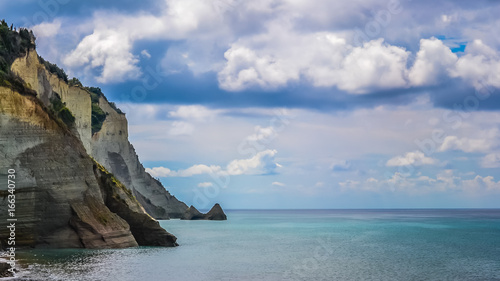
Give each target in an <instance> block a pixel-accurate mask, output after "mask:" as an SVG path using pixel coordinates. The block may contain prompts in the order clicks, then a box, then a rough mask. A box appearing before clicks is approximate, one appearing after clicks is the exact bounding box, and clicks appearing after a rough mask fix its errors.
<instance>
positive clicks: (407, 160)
mask: <svg viewBox="0 0 500 281" xmlns="http://www.w3.org/2000/svg"><path fill="white" fill-rule="evenodd" d="M434 164H437V160H436V159H433V158H430V157H427V156H425V154H424V153H423V152H421V151H415V152H408V153H406V154H405V155H404V156H396V157H394V158H391V159H389V160H388V161H387V162H386V164H385V165H386V166H388V167H394V166H409V165H413V166H422V165H434Z"/></svg>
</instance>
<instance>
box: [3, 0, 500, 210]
mask: <svg viewBox="0 0 500 281" xmlns="http://www.w3.org/2000/svg"><path fill="white" fill-rule="evenodd" d="M0 11H1V14H2V15H1V16H0V17H2V18H5V19H6V20H7V22H9V23H14V25H15V26H25V27H29V28H31V29H33V30H34V32H35V35H36V37H37V50H38V53H39V54H40V55H42V56H43V57H44V58H45V59H47V60H49V61H51V62H53V63H57V64H58V65H59V66H61V67H63V68H64V69H65V70H66V72H67V73H68V74H69V76H70V77H73V76H75V77H78V78H80V80H81V81H82V82H83V84H84V85H88V86H98V87H101V88H102V89H103V91H104V93H105V94H106V96H107V97H108V99H109V100H111V101H114V102H116V103H117V104H118V106H119V107H120V108H121V109H122V110H123V111H124V112H126V114H127V118H128V121H129V138H130V141H131V142H132V144H133V145H134V147H135V149H136V151H137V153H138V155H139V158H140V160H141V162H142V163H143V165H144V166H145V167H146V170H147V171H148V172H149V173H151V175H153V176H154V177H156V178H159V179H160V180H161V182H162V183H163V184H164V186H165V187H166V188H167V189H168V190H169V191H170V192H171V193H172V194H174V195H175V196H176V197H178V198H179V199H181V200H182V201H184V202H186V203H187V204H188V205H191V204H193V205H195V206H197V207H198V208H199V209H206V208H209V207H210V206H211V205H212V204H214V203H216V202H218V203H221V204H222V206H223V207H224V208H227V209H254V208H257V209H276V208H285V209H297V208H308V209H322V208H331V209H335V208H499V207H500V201H499V200H498V198H500V197H499V196H500V173H499V171H500V169H499V168H500V89H499V88H500V18H499V17H498V16H497V15H499V14H500V2H499V1H486V0H478V1H465V0H463V1H460V0H453V1H451V0H450V1H447V0H443V1H428V0H422V1H410V0H400V1H398V0H387V1H384V0H377V1H374V0H351V1H347V0H345V1H326V0H315V1H310V0H254V1H243V0H212V1H209V0H147V1H135V0H134V1H132V0H121V1H118V0H111V1H97V0H89V1H76V0H45V1H38V0H23V1H2V2H0Z"/></svg>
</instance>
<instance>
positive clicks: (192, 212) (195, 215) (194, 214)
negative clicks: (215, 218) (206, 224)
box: [181, 205, 205, 220]
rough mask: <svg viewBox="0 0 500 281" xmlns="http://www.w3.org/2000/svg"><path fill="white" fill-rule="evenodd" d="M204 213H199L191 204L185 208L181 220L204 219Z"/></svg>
mask: <svg viewBox="0 0 500 281" xmlns="http://www.w3.org/2000/svg"><path fill="white" fill-rule="evenodd" d="M204 219H205V215H204V214H202V213H200V211H198V210H197V209H196V208H195V207H194V206H193V205H191V207H189V208H187V210H186V211H185V212H184V214H183V215H182V217H181V220H204Z"/></svg>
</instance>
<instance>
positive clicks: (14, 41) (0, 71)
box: [0, 20, 124, 134]
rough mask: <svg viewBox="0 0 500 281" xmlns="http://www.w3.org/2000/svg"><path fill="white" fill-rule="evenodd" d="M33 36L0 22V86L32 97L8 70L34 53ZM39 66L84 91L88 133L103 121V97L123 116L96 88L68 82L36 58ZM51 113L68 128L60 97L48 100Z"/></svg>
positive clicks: (69, 122) (69, 118) (70, 120)
mask: <svg viewBox="0 0 500 281" xmlns="http://www.w3.org/2000/svg"><path fill="white" fill-rule="evenodd" d="M35 48H36V45H35V36H34V35H33V32H32V31H29V30H28V29H26V28H20V29H19V31H17V30H16V29H15V28H14V27H13V25H11V26H10V27H9V26H8V24H7V23H6V22H5V20H2V21H1V22H0V86H4V87H8V88H10V89H12V90H14V91H16V92H19V93H20V94H23V95H32V96H36V92H35V91H33V90H32V89H30V88H29V87H28V86H27V85H26V83H25V82H24V80H23V79H21V78H20V77H19V76H18V75H17V74H15V73H13V72H12V71H11V69H10V68H11V66H12V63H13V62H14V61H15V60H16V59H17V58H19V57H22V56H25V55H26V54H27V53H29V51H30V50H35ZM38 60H39V62H40V64H42V65H44V66H45V68H46V69H47V70H48V71H49V72H51V73H53V74H55V75H57V77H58V78H59V79H61V80H63V81H65V82H66V83H68V85H70V86H75V87H80V88H83V89H85V90H87V91H88V93H89V94H90V98H91V100H92V134H94V133H96V132H99V131H100V130H101V128H102V124H103V123H104V120H105V119H106V116H107V113H105V112H104V111H103V110H102V109H101V107H100V106H99V98H100V97H103V98H104V99H105V100H106V101H107V102H108V103H109V105H110V106H111V108H113V109H114V110H115V111H116V112H117V113H119V114H124V113H123V112H122V111H121V110H120V109H119V108H118V107H117V106H116V104H115V103H114V102H109V101H108V100H107V98H106V96H104V94H103V93H102V91H101V89H100V88H98V87H84V86H83V85H82V83H81V82H80V80H78V78H75V77H73V78H72V79H68V75H67V74H66V72H65V71H64V69H62V68H60V67H59V66H57V64H53V63H51V62H49V61H46V60H44V59H43V58H42V57H41V56H38ZM51 102H52V110H53V111H54V112H53V113H54V114H55V115H56V116H58V117H59V118H60V119H61V120H62V121H63V122H64V123H65V124H66V125H68V126H71V125H72V124H73V123H74V121H75V117H74V116H73V114H72V113H71V111H70V110H69V109H68V108H67V107H66V106H65V105H64V104H63V103H62V102H61V100H60V98H56V99H53V100H51Z"/></svg>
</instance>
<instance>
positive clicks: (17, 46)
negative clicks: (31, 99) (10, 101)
mask: <svg viewBox="0 0 500 281" xmlns="http://www.w3.org/2000/svg"><path fill="white" fill-rule="evenodd" d="M34 42H35V36H34V35H33V33H32V32H31V31H28V30H27V29H25V28H21V29H19V32H18V31H17V30H16V29H14V27H13V26H12V25H11V26H10V27H9V26H8V25H7V23H6V22H5V20H2V21H1V22H0V86H4V87H7V88H10V89H12V90H14V91H16V92H19V93H20V94H23V95H32V96H36V93H35V92H34V91H33V90H31V89H29V88H28V87H27V85H26V83H25V82H24V80H23V79H21V78H20V77H19V76H18V75H16V74H15V73H13V72H12V71H11V70H10V66H11V65H12V63H13V62H14V60H15V59H16V58H18V57H20V56H23V55H26V53H28V52H29V50H33V49H34V48H35V43H34Z"/></svg>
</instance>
